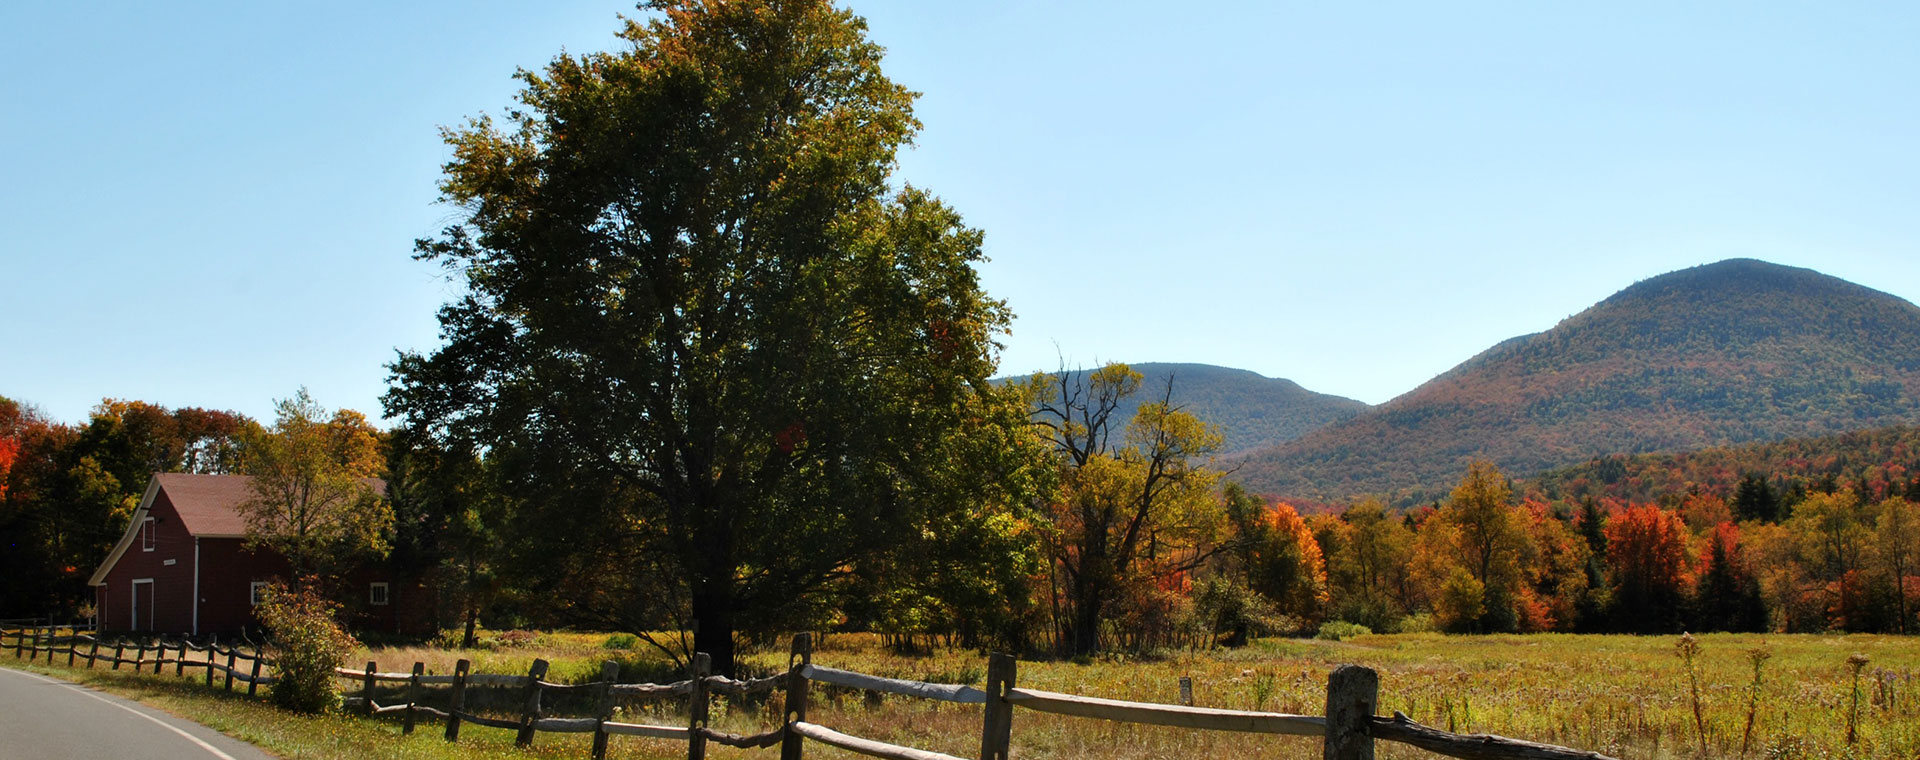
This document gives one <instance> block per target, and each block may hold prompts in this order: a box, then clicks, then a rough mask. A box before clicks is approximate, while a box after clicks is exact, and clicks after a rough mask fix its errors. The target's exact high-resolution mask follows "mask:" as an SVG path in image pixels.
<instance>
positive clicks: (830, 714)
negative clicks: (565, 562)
mask: <svg viewBox="0 0 1920 760" xmlns="http://www.w3.org/2000/svg"><path fill="white" fill-rule="evenodd" d="M606 638H607V636H606V635H604V634H571V633H553V634H541V635H538V636H532V637H523V639H525V640H524V641H523V642H521V645H520V646H515V647H499V648H495V649H493V650H490V651H483V652H472V653H466V656H469V657H471V659H473V660H474V661H475V663H476V664H475V670H476V671H480V672H496V673H515V672H520V673H524V672H525V668H526V666H527V665H528V663H530V662H531V661H532V659H533V658H535V657H541V658H545V659H548V660H550V661H552V662H553V663H554V667H553V671H552V672H553V676H552V678H554V679H556V680H572V681H585V680H590V679H591V678H592V677H593V675H594V674H595V673H597V672H598V668H599V662H601V661H602V660H605V659H619V660H622V661H623V663H624V665H625V668H624V670H625V671H626V672H627V673H629V674H630V675H629V677H646V678H648V680H662V679H663V678H664V677H665V674H666V673H667V671H666V667H667V665H666V664H665V663H664V662H663V661H662V660H661V658H660V657H659V656H658V655H657V654H655V653H653V652H650V651H646V650H641V649H631V650H609V649H605V648H603V647H602V643H603V642H604V641H605V640H606ZM1677 641H1678V637H1673V636H1658V637H1633V636H1572V635H1527V636H1477V637H1462V636H1443V635H1438V634H1412V635H1398V636H1362V637H1358V638H1356V639H1351V640H1348V641H1344V642H1332V641H1311V640H1285V639H1278V640H1262V641H1259V642H1256V643H1255V644H1254V645H1252V646H1249V647H1246V648H1243V649H1238V650H1220V651H1215V652H1198V653H1176V654H1173V655H1170V656H1167V657H1164V658H1155V659H1151V660H1144V661H1143V660H1136V659H1129V658H1123V657H1113V658H1102V659H1098V660H1096V661H1094V662H1091V663H1087V664H1074V663H1070V662H1041V661H1022V662H1021V663H1020V675H1019V681H1020V685H1022V686H1027V687H1031V688H1038V689H1046V690H1051V691H1064V692H1072V693H1078V694H1086V695H1091V696H1101V697H1111V698H1119V699H1130V700H1141V701H1158V702H1174V701H1177V699H1178V689H1179V687H1178V680H1179V678H1180V677H1181V676H1183V675H1184V676H1190V677H1191V678H1192V679H1193V683H1194V696H1195V702H1196V704H1199V705H1201V706H1210V707H1226V708H1237V709H1263V710H1277V711H1283V712H1296V713H1303V714H1314V715H1317V714H1320V713H1321V712H1322V711H1323V707H1322V705H1323V700H1324V699H1325V693H1324V689H1325V684H1326V675H1327V673H1328V672H1329V671H1330V670H1332V668H1333V667H1334V666H1336V665H1339V664H1342V663H1358V664H1362V665H1366V666H1369V667H1372V668H1374V669H1376V670H1378V671H1379V672H1380V680H1381V710H1382V712H1383V713H1390V712H1392V711H1396V710H1397V711H1401V712H1405V713H1407V714H1408V715H1409V716H1411V717H1412V718H1414V719H1415V720H1418V721H1420V722H1422V723H1426V724H1427V725H1431V726H1435V727H1439V728H1447V729H1451V730H1454V731H1458V732H1463V733H1467V732H1488V733H1498V734H1504V735H1507V736H1514V737H1519V738H1524V739H1531V740H1534V741H1544V742H1551V743H1555V744H1564V745H1568V746H1573V747H1577V748H1581V749H1592V750H1598V751H1601V752H1605V753H1607V754H1610V755H1613V756H1616V757H1620V758H1647V759H1649V760H1658V759H1661V758H1723V757H1728V758H1730V757H1740V756H1741V752H1740V749H1741V744H1742V739H1743V734H1744V733H1745V727H1746V723H1747V716H1748V709H1749V705H1750V704H1755V705H1757V708H1756V709H1755V710H1754V711H1753V716H1754V729H1753V736H1752V740H1751V743H1750V747H1749V751H1748V752H1747V753H1746V756H1747V757H1756V758H1843V757H1854V758H1898V759H1907V758H1916V757H1920V699H1916V696H1920V695H1916V694H1915V693H1914V691H1913V690H1914V689H1916V688H1920V679H1916V678H1915V676H1916V673H1920V640H1916V639H1913V638H1901V637H1892V636H1813V635H1795V636H1788V635H1758V634H1741V635H1734V634H1712V635H1704V636H1700V637H1698V639H1697V643H1698V645H1699V648H1698V652H1697V654H1696V655H1695V656H1694V660H1693V662H1694V672H1695V676H1696V678H1697V683H1698V693H1699V701H1698V706H1699V713H1698V718H1697V719H1696V713H1695V704H1696V703H1695V700H1694V697H1693V694H1694V689H1693V687H1692V686H1690V682H1689V678H1688V670H1687V665H1686V663H1685V661H1684V660H1683V659H1682V658H1681V657H1680V655H1679V654H1678V652H1677V650H1676V643H1677ZM1755 649H1764V650H1765V651H1767V652H1768V653H1769V654H1770V657H1768V659H1766V660H1765V662H1764V667H1763V671H1762V676H1763V681H1762V684H1761V687H1760V689H1759V691H1758V692H1757V699H1754V700H1752V701H1751V702H1750V698H1752V697H1755V696H1756V693H1755V692H1754V691H1753V690H1752V689H1751V688H1750V686H1751V684H1752V681H1753V667H1752V665H1751V660H1750V659H1749V655H1748V653H1749V652H1750V651H1752V650H1755ZM1855 654H1861V655H1865V657H1866V662H1865V663H1864V664H1863V665H1861V667H1860V668H1859V670H1860V677H1859V680H1858V693H1859V703H1858V704H1859V707H1858V718H1857V723H1856V725H1855V730H1856V741H1855V743H1854V744H1852V745H1849V744H1848V742H1847V729H1848V719H1849V713H1850V712H1851V710H1852V704H1853V695H1854V693H1855V682H1854V680H1853V679H1852V677H1851V672H1852V666H1850V665H1849V662H1848V659H1849V658H1850V657H1851V656H1853V655H1855ZM461 656H462V653H460V652H453V651H446V650H437V649H421V648H380V649H373V650H368V651H365V652H362V653H360V656H358V657H357V658H356V661H355V662H354V663H353V665H354V666H356V667H357V666H359V665H361V664H363V663H364V662H365V661H367V660H368V659H372V660H374V661H376V662H378V663H379V668H380V669H381V670H389V671H404V670H407V669H409V668H411V666H412V663H413V662H414V661H415V660H420V661H424V662H426V663H427V664H428V667H429V669H430V670H432V671H434V672H441V673H444V672H450V671H451V670H452V665H453V661H454V660H455V659H458V658H459V657H461ZM744 659H745V661H746V663H747V664H748V667H749V668H750V669H752V670H753V671H755V672H757V673H767V672H773V671H777V670H780V669H783V668H784V667H785V666H786V653H785V651H784V649H782V650H780V651H758V652H750V653H748V654H747V655H746V656H745V658H744ZM814 661H815V662H816V663H819V664H822V665H828V666H832V667H839V668H845V669H849V670H858V671H862V672H867V673H873V674H877V675H883V676H892V677H898V678H909V679H916V680H929V681H943V682H972V683H974V684H976V685H979V684H980V683H981V682H982V681H984V673H985V667H986V662H985V658H984V657H982V656H981V655H979V654H978V653H975V652H967V651H942V652H937V653H934V654H931V655H923V656H902V655H897V654H893V653H890V652H888V651H886V650H885V649H883V648H881V647H879V646H878V645H877V644H876V643H875V641H874V640H873V639H872V638H870V637H866V636H859V635H833V636H828V637H826V639H825V640H824V641H822V642H821V643H820V645H819V646H818V647H817V649H816V653H815V655H814ZM41 669H42V670H43V671H44V672H50V673H54V674H56V675H62V674H64V675H68V676H70V677H71V676H73V675H74V674H73V673H71V672H70V671H67V670H66V669H64V668H59V667H54V668H41ZM81 674H84V677H87V678H90V679H93V680H94V681H95V682H97V683H100V684H101V685H103V686H105V687H106V688H111V689H114V690H125V691H132V692H135V695H136V696H139V697H141V698H143V699H146V700H148V701H153V702H155V703H156V704H160V705H161V706H162V707H164V708H166V709H169V710H173V711H175V712H178V713H181V714H183V715H187V716H188V717H192V718H195V719H197V720H201V721H202V722H206V723H208V724H209V725H213V726H215V727H216V728H220V729H221V730H224V731H227V732H228V733H232V734H234V735H236V736H240V737H242V738H246V739H249V740H251V741H255V742H257V743H261V744H263V745H264V746H266V747H267V748H268V749H269V750H271V751H274V752H277V753H279V754H282V755H284V756H287V757H313V758H336V757H338V758H347V757H351V758H356V759H357V760H365V759H367V758H379V757H402V758H432V757H442V756H447V757H451V756H461V757H491V756H495V755H498V756H503V757H505V756H514V757H526V756H527V755H524V754H520V753H517V752H515V751H514V750H512V749H511V746H510V745H511V737H510V736H509V735H508V732H504V731H499V730H494V729H487V728H480V727H472V728H468V729H466V730H464V731H463V733H462V740H461V742H460V745H459V748H458V751H457V752H453V753H449V752H447V750H452V749H453V748H450V747H446V746H445V745H444V743H442V742H441V741H440V739H438V731H437V729H436V730H425V731H422V732H421V733H419V734H416V735H415V736H413V737H411V738H409V739H407V740H405V741H402V740H401V737H399V736H398V722H397V721H392V720H380V721H367V720H363V719H358V718H350V717H333V718H320V719H295V718H289V717H287V716H285V715H284V714H281V713H278V712H276V711H273V710H271V709H270V708H267V707H264V706H262V705H259V704H257V703H255V702H250V701H248V700H245V699H241V698H227V697H216V696H211V695H207V694H205V693H204V691H203V690H201V689H199V688H198V687H194V686H190V685H183V684H179V683H177V682H174V681H173V678H172V677H171V676H163V677H158V678H156V677H154V676H151V675H148V676H131V675H129V674H127V673H125V672H119V673H114V672H112V671H93V672H92V673H91V674H88V673H87V671H81ZM344 685H345V684H344V683H343V686H344ZM500 696H501V697H502V698H501V699H499V700H497V702H498V703H499V704H500V705H502V706H503V708H502V709H504V705H505V704H508V703H510V702H511V701H512V700H511V696H510V695H500ZM778 700H779V698H778V697H777V696H776V697H774V698H773V699H772V700H771V701H768V700H757V701H751V702H743V703H738V704H736V703H732V702H729V701H727V700H724V699H722V700H717V701H716V703H715V706H714V711H713V714H714V719H713V721H714V724H715V726H716V727H717V728H721V729H724V730H730V731H735V732H739V733H753V732H757V731H760V730H764V729H765V728H767V727H770V726H772V725H774V723H775V721H777V719H778V715H779V711H780V705H779V703H778ZM382 701H383V702H384V701H388V698H382ZM428 701H429V702H430V703H434V702H438V701H439V698H438V697H433V696H430V697H428ZM487 701H488V700H486V699H485V698H484V697H483V698H481V702H482V704H483V705H484V704H485V703H486V702H487ZM552 707H553V709H554V711H555V712H556V713H566V712H572V711H574V710H576V709H584V706H573V705H568V704H565V703H559V704H552ZM622 710H623V713H622V714H623V716H624V717H623V718H622V719H623V720H628V721H634V722H658V723H663V724H669V725H671V724H674V723H678V722H681V721H683V720H684V717H683V716H684V705H679V704H663V703H659V702H653V703H631V704H626V705H623V706H622ZM810 717H811V719H812V720H813V721H814V722H817V723H821V724H823V725H827V726H830V727H833V728H835V729H837V730H840V731H843V732H846V733H852V734H856V735H859V736H865V737H868V738H873V739H880V740H884V741H890V742H894V743H899V744H906V745H909V746H915V747H921V748H925V749H932V750H938V751H941V752H946V753H949V754H954V755H960V756H973V755H975V754H977V752H978V742H979V729H980V712H979V708H978V707H972V706H956V705H946V704H936V703H931V702H925V701H918V700H910V699H906V698H900V697H891V696H889V697H886V698H884V699H875V698H873V697H871V696H870V695H867V694H864V693H861V692H857V691H850V690H840V689H820V690H817V691H816V694H815V698H814V702H813V706H812V714H811V716H810ZM1013 725H1014V731H1013V741H1014V750H1015V755H1016V756H1019V757H1023V758H1184V757H1194V756H1212V755H1237V756H1250V755H1260V756H1269V757H1283V758H1295V757H1297V758H1310V757H1318V756H1319V745H1318V742H1317V741H1316V740H1309V739H1299V738H1289V737H1266V736H1248V735H1239V734H1219V733H1206V732H1194V731H1183V730H1176V729H1166V728H1157V727H1147V726H1127V725H1119V724H1113V723H1107V722H1101V721H1087V720H1081V719H1074V718H1065V717H1059V716H1052V715H1044V714H1040V713H1033V712H1027V711H1016V712H1015V715H1014V724H1013ZM1702 729H1704V730H1702ZM587 744H588V739H587V738H586V737H584V736H579V735H574V736H556V735H548V734H542V735H541V736H540V739H539V743H538V745H537V746H536V748H535V750H534V753H533V756H537V757H580V758H584V757H586V756H587ZM613 747H614V752H613V753H612V756H614V757H630V758H655V757H658V758H666V757H678V756H684V748H683V747H681V746H678V745H676V744H674V743H670V742H663V741H658V740H645V739H633V738H625V737H616V738H615V740H614V743H613ZM808 755H809V757H851V755H847V754H844V753H839V752H836V751H832V750H829V749H827V748H824V747H819V746H818V745H814V746H810V747H809V749H808ZM710 756H712V757H716V758H759V759H760V760H771V758H772V757H774V756H775V755H774V754H773V753H772V751H770V750H769V751H747V750H730V749H726V748H722V747H714V748H713V749H712V751H711V753H710ZM1378 756H1379V757H1381V758H1421V757H1432V755H1427V754H1425V753H1422V752H1419V751H1417V750H1413V749H1412V748H1408V747H1402V746H1399V745H1392V744H1385V743H1383V744H1381V745H1379V751H1378Z"/></svg>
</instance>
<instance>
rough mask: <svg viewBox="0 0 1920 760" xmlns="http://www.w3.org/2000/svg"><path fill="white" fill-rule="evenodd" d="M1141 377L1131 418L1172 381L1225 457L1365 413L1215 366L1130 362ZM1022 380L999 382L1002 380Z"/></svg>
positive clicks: (1296, 387)
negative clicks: (1218, 438)
mask: <svg viewBox="0 0 1920 760" xmlns="http://www.w3.org/2000/svg"><path fill="white" fill-rule="evenodd" d="M1128 366H1130V367H1132V368H1133V369H1134V370H1135V371H1137V372H1139V373H1140V375H1141V382H1140V392H1139V393H1136V394H1134V396H1133V397H1132V398H1130V399H1128V400H1127V401H1126V402H1125V404H1124V405H1123V406H1122V407H1121V409H1120V412H1121V414H1122V419H1132V418H1133V413H1134V410H1136V409H1138V408H1139V407H1140V403H1141V402H1143V401H1158V400H1159V399H1160V394H1161V393H1162V392H1163V391H1164V390H1165V388H1166V385H1167V380H1168V379H1169V378H1171V379H1172V380H1173V403H1174V404H1175V405H1177V406H1180V407H1181V408H1182V409H1184V410H1185V411H1187V412H1189V413H1191V414H1193V415H1194V416H1195V417H1199V418H1200V419H1201V420H1204V421H1206V422H1209V423H1212V424H1213V425H1214V426H1216V427H1218V428H1219V429H1220V432H1221V435H1222V437H1223V438H1224V443H1223V445H1222V452H1221V453H1223V454H1229V455H1231V454H1237V453H1241V452H1245V451H1251V450H1254V449H1258V448H1262V447H1266V446H1272V445H1274V444H1278V443H1284V442H1286V441H1291V440H1294V439H1296V438H1299V437H1300V436H1302V435H1305V434H1307V433H1309V432H1311V431H1313V430H1317V429H1319V428H1321V427H1325V426H1327V425H1329V424H1332V423H1334V422H1338V421H1340V420H1344V419H1348V418H1351V417H1353V416H1354V415H1357V414H1359V413H1361V412H1362V411H1365V410H1366V409H1367V405H1366V404H1365V403H1363V402H1360V401H1355V400H1353V399H1350V398H1342V397H1340V396H1330V395H1327V394H1325V393H1315V392H1313V391H1310V390H1307V389H1305V388H1302V387H1300V384H1299V383H1295V382H1293V381H1292V380H1283V379H1278V378H1270V377H1265V376H1263V375H1260V374H1258V373H1255V372H1250V371H1248V370H1244V369H1232V368H1228V367H1217V366H1214V365H1211V364H1177V363H1163V362H1145V363H1141V364H1129V365H1128ZM1012 379H1019V378H1012V377H1008V378H1000V379H999V380H998V382H1004V381H1007V380H1012Z"/></svg>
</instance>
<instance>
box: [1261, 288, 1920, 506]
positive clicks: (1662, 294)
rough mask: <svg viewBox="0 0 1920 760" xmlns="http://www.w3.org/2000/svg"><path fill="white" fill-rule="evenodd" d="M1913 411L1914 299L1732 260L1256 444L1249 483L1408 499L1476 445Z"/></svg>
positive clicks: (1529, 468)
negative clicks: (1352, 413)
mask: <svg viewBox="0 0 1920 760" xmlns="http://www.w3.org/2000/svg"><path fill="white" fill-rule="evenodd" d="M1916 421H1920V308H1916V307H1915V306H1914V305H1913V304H1911V303H1908V302H1906V301H1904V300H1902V299H1899V298H1896V297H1894V296H1890V295H1887V294H1885V293H1881V292H1879V291H1875V290H1871V289H1869V288H1865V287H1861V286H1859V285H1855V284H1852V283H1849V282H1846V281H1843V280H1840V279H1837V278H1834V277H1829V276H1826V275H1823V274H1820V273H1818V272H1814V271H1811V270H1807V269H1799V268H1793V267H1785V266H1779V265H1775V264H1769V263H1766V262H1760V261H1753V260H1749V259H1734V260H1729V261H1723V262H1719V263H1716V264H1710V265H1706V266H1700V267H1694V268H1692V269H1686V270H1682V271H1679V272H1673V273H1670V274H1666V275H1662V276H1659V277H1654V278H1652V279H1649V280H1645V281H1642V282H1640V283H1637V284H1635V285H1633V286H1631V287H1629V288H1627V289H1625V290H1622V291H1621V292H1619V293H1617V294H1615V295H1614V296H1612V297H1610V298H1608V299H1606V300H1605V301H1602V302H1600V303H1599V304H1597V305H1595V306H1594V307H1592V308H1590V309H1587V310H1586V311H1583V312H1581V313H1579V314H1577V315H1574V316H1573V317H1570V318H1568V319H1566V320H1565V321H1563V322H1561V323H1560V324H1559V325H1557V326H1555V327H1554V328H1553V329H1551V330H1548V331H1546V332H1543V333H1537V334H1533V335H1527V336H1522V337H1519V338H1514V339H1512V340H1508V341H1505V342H1503V343H1501V344H1499V345H1496V346H1494V347H1493V348H1491V349H1488V350H1487V351H1486V352H1484V353H1482V354H1480V355H1479V356H1476V357H1474V358H1472V359H1470V360H1468V361H1466V362H1464V363H1462V364H1461V365H1460V366H1458V367H1455V368H1454V369H1452V370H1450V371H1448V372H1447V373H1445V374H1443V375H1441V376H1439V377H1436V378H1434V379H1433V380H1431V381H1429V382H1427V383H1426V384H1424V385H1422V386H1420V387H1419V388H1416V389H1415V390H1413V391H1412V392H1410V393H1407V394H1406V395H1404V396H1401V397H1399V398H1396V399H1394V400H1392V401H1390V402H1388V403H1386V404H1383V405H1381V406H1378V407H1374V408H1372V409H1370V410H1369V411H1367V412H1366V413H1364V414H1362V415H1359V416H1356V417H1355V418H1353V419H1351V420H1347V421H1345V422H1342V423H1338V424H1335V425H1331V426H1329V427H1327V428H1324V429H1321V430H1318V431H1315V432H1313V433H1310V434H1308V435H1306V436H1304V437H1302V438H1301V439H1300V440H1298V441H1295V442H1292V443H1288V444H1282V445H1280V446H1276V447H1273V448H1270V449H1267V450H1263V451H1259V452H1254V453H1251V454H1248V455H1247V456H1246V457H1245V460H1244V461H1243V462H1242V463H1241V467H1240V470H1239V473H1240V477H1241V478H1243V479H1244V480H1245V482H1246V483H1247V484H1248V486H1249V487H1250V488H1252V489H1254V490H1257V491H1263V492H1269V493H1276V494H1281V495H1287V496H1298V497H1306V498H1314V499H1322V500H1337V499H1341V498H1344V497H1347V496H1351V495H1354V494H1360V493H1376V494H1387V495H1390V496H1391V497H1392V498H1393V499H1394V500H1396V501H1401V502H1409V501H1414V500H1424V499H1428V498H1430V497H1431V496H1433V495H1434V494H1436V493H1438V492H1440V491H1441V490H1442V489H1443V488H1444V486H1445V484H1446V483H1447V482H1448V480H1449V479H1450V478H1452V477H1453V476H1454V475H1455V474H1456V473H1458V472H1460V471H1461V470H1462V469H1464V468H1465V467H1466V465H1467V463H1468V462H1469V461H1471V460H1473V459H1477V458H1485V459H1490V460H1492V461H1494V462H1496V463H1498V464H1499V466H1500V467H1501V468H1502V469H1503V470H1505V471H1507V472H1513V473H1532V472H1538V471H1540V470H1544V469H1547V468H1551V467H1557V466H1564V465H1568V464H1573V463H1577V462H1580V461H1582V460H1585V459H1589V458H1592V457H1596V456H1602V455H1606V454H1615V453H1626V454H1633V453H1645V452H1656V451H1672V450H1685V449H1696V448H1701V447H1706V446H1717V445H1729V444H1738V443H1745V442H1753V441H1766V440H1777V439H1781V438H1786V437H1795V436H1816V435H1823V434H1828V433H1836V432H1843V431H1848V430H1856V429H1861V428H1868V427H1874V426H1882V425H1890V424H1901V423H1912V422H1916Z"/></svg>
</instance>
